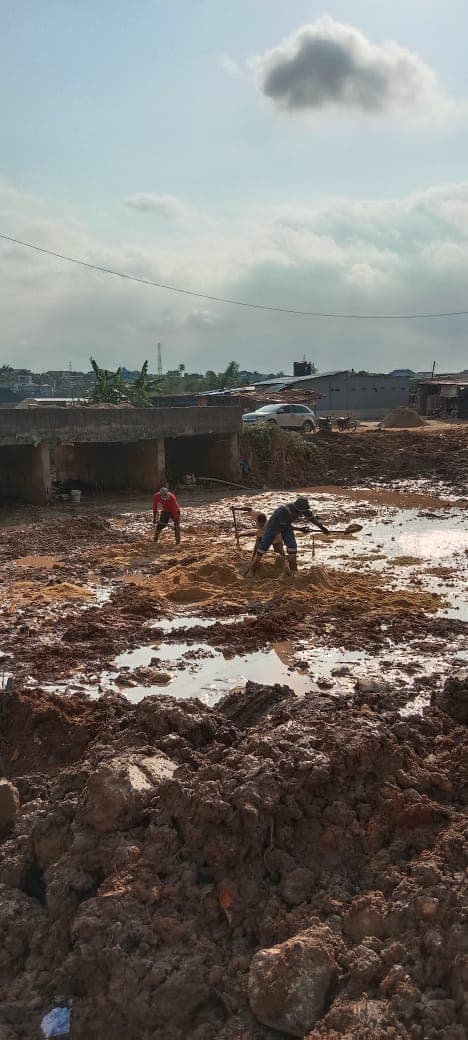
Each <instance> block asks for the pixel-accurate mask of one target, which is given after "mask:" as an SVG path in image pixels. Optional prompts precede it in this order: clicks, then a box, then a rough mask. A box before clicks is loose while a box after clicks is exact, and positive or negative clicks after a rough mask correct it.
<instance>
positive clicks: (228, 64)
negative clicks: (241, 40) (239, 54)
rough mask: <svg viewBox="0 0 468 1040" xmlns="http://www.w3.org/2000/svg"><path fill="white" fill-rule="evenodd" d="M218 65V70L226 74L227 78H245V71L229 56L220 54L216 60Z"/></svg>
mask: <svg viewBox="0 0 468 1040" xmlns="http://www.w3.org/2000/svg"><path fill="white" fill-rule="evenodd" d="M218 65H219V67H220V69H223V71H224V72H227V74H228V76H232V78H233V79H243V78H244V76H245V70H244V69H243V68H242V66H241V65H239V63H238V62H237V61H235V59H234V58H231V57H230V56H229V54H220V56H219V58H218Z"/></svg>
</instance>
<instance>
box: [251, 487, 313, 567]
mask: <svg viewBox="0 0 468 1040" xmlns="http://www.w3.org/2000/svg"><path fill="white" fill-rule="evenodd" d="M299 519H301V520H302V519H303V520H308V521H309V523H311V524H315V526H316V527H318V528H319V530H320V531H322V532H323V534H328V533H329V532H328V528H326V527H325V526H324V524H322V522H321V520H319V519H318V518H317V517H316V516H314V514H313V513H312V512H311V509H310V506H309V500H308V499H307V498H305V497H304V496H303V495H300V496H299V498H296V500H295V501H294V502H288V504H287V505H284V506H279V507H278V509H275V511H274V513H272V515H271V516H270V519H269V521H268V523H267V525H266V528H265V530H264V533H263V537H262V539H261V541H260V544H259V546H258V548H257V552H256V555H255V557H254V559H253V561H252V564H251V566H250V568H249V571H250V572H251V573H252V574H255V572H256V570H257V568H258V565H259V563H260V561H261V559H262V556H263V555H264V553H266V552H268V549H269V548H270V546H271V545H273V542H274V540H275V538H276V537H277V536H278V535H279V534H280V535H281V538H282V539H283V545H284V546H285V547H286V551H287V554H288V564H289V570H290V571H291V572H295V571H297V542H296V536H295V534H294V529H293V526H292V525H293V523H294V521H296V520H299Z"/></svg>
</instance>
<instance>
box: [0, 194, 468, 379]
mask: <svg viewBox="0 0 468 1040" xmlns="http://www.w3.org/2000/svg"><path fill="white" fill-rule="evenodd" d="M0 226H2V228H3V229H4V230H5V231H6V233H8V232H10V233H11V234H12V235H13V236H14V237H17V238H20V239H23V240H25V241H30V242H33V243H37V244H39V245H42V246H44V248H48V249H53V250H56V251H58V252H61V253H64V254H68V255H71V256H76V257H79V258H81V259H83V260H86V261H89V262H90V263H96V264H98V265H102V266H104V267H109V268H113V269H115V270H121V271H127V272H129V273H132V274H135V275H136V276H142V277H144V278H147V279H151V280H154V281H159V282H164V283H166V284H172V285H175V286H180V287H181V288H186V289H189V290H192V291H197V290H200V291H201V292H206V293H208V294H210V295H215V296H226V297H230V298H238V299H243V300H248V301H252V302H255V303H262V304H266V305H276V306H279V307H288V308H297V309H298V310H307V311H310V310H316V311H326V312H336V311H343V312H347V313H348V312H353V313H354V312H363V313H386V314H388V313H408V312H417V313H421V312H426V311H439V310H441V311H448V310H462V309H464V308H465V307H466V306H467V305H468V300H467V290H466V286H467V284H468V183H465V184H456V185H449V186H446V187H439V188H434V189H432V190H430V191H426V192H421V193H419V194H414V195H412V196H408V197H406V198H403V199H389V200H384V201H360V200H351V199H336V200H332V201H330V202H329V203H328V204H327V205H322V206H320V207H313V206H307V205H304V204H301V203H299V202H295V203H287V204H286V203H285V204H283V205H280V206H277V207H274V208H273V207H272V208H264V209H263V211H260V210H258V209H256V210H255V212H253V213H250V212H246V213H245V214H244V217H243V219H238V220H236V221H234V220H233V221H232V222H231V223H228V222H227V221H224V222H220V221H215V220H206V221H205V220H204V219H203V220H202V221H201V222H200V223H192V224H187V225H186V226H184V227H183V229H179V230H178V231H177V234H176V235H172V234H171V229H170V226H169V229H168V232H167V234H166V236H165V239H164V246H163V247H161V244H159V245H158V247H156V246H152V245H151V246H148V247H144V248H143V247H142V248H139V247H137V246H136V245H135V244H133V243H124V244H123V245H122V246H121V247H108V246H106V245H104V244H103V243H101V242H100V241H99V240H97V239H96V238H95V237H93V236H92V235H91V234H90V233H89V232H88V231H87V230H86V229H85V228H84V227H82V226H80V225H79V224H77V223H76V222H73V221H70V222H58V221H54V220H51V219H50V218H49V217H48V215H47V213H46V212H44V211H43V209H42V207H41V206H40V205H39V203H38V202H37V201H36V202H31V200H30V199H27V198H22V197H21V195H20V194H19V193H16V194H15V208H14V210H12V208H11V189H7V188H3V189H2V188H1V187H0ZM0 279H1V282H2V285H3V287H4V292H3V302H2V324H1V327H0V350H1V359H2V360H3V361H4V362H9V363H11V364H14V363H15V362H17V363H18V364H25V365H30V366H32V367H37V366H38V367H55V368H60V367H63V366H64V364H66V362H67V361H68V360H70V359H71V360H73V362H74V364H77V365H80V366H82V367H87V366H88V359H89V356H90V354H91V353H92V354H93V355H94V356H96V357H97V358H98V360H100V361H101V362H102V363H105V364H107V365H108V366H112V365H114V364H117V363H119V362H122V363H127V364H129V363H130V364H132V365H133V364H135V366H136V365H137V364H139V363H140V364H141V363H142V361H144V360H145V358H146V357H149V358H150V359H151V357H152V356H153V352H154V345H155V343H157V341H158V340H161V341H162V342H163V352H164V359H165V363H166V364H167V365H168V366H169V365H172V367H173V365H174V364H175V363H179V361H183V362H184V363H185V364H186V365H187V367H188V368H194V369H199V368H201V369H206V368H213V367H214V368H219V369H221V368H222V367H223V366H224V365H225V363H226V362H227V361H229V360H230V358H232V357H235V358H236V359H238V360H239V362H240V363H241V365H242V366H244V367H249V368H258V369H260V370H261V369H263V370H264V371H265V370H267V371H271V370H272V369H275V368H277V369H280V368H283V369H284V370H287V369H288V368H289V366H290V363H291V362H292V361H293V360H294V358H296V357H300V356H302V354H303V353H306V354H307V355H308V356H310V357H312V359H314V360H315V361H316V362H317V363H318V364H319V365H320V366H321V367H322V368H326V367H339V366H340V365H341V364H349V365H354V367H359V368H361V367H382V368H387V369H389V368H393V367H397V365H399V364H403V362H404V364H405V367H407V366H408V365H409V366H410V367H412V368H418V367H421V368H428V367H430V364H431V363H432V360H433V356H434V357H438V358H441V361H442V359H443V366H444V367H445V368H447V369H450V368H452V367H453V368H457V367H459V368H463V367H465V366H466V364H467V354H466V338H467V333H468V319H446V320H443V321H433V322H429V321H413V322H409V321H404V322H387V323H386V322H383V321H380V322H379V321H377V322H367V321H366V322H356V323H352V322H346V321H340V320H336V321H325V320H320V319H306V318H299V317H292V316H287V315H281V314H276V313H269V312H267V311H265V312H263V311H252V310H250V309H247V308H237V307H234V306H229V305H225V306H223V305H221V304H216V303H215V302H211V301H209V300H203V299H197V298H195V297H193V298H192V297H190V296H179V295H177V294H175V293H174V294H173V293H170V292H167V291H163V290H158V289H152V288H150V287H147V286H146V287H145V286H142V285H137V284H132V283H131V282H127V281H122V280H121V279H118V278H113V277H112V276H110V275H105V274H99V273H96V272H92V271H89V270H86V269H83V268H80V267H76V266H75V265H71V264H67V263H64V262H60V261H58V260H55V259H53V258H52V257H48V256H45V255H41V254H37V253H34V252H31V251H28V250H26V249H24V248H22V247H20V246H15V245H13V244H11V243H5V242H2V241H1V240H0Z"/></svg>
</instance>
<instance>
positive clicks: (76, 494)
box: [70, 491, 81, 502]
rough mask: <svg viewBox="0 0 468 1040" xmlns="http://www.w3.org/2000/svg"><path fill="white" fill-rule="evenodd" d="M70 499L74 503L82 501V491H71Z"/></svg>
mask: <svg viewBox="0 0 468 1040" xmlns="http://www.w3.org/2000/svg"><path fill="white" fill-rule="evenodd" d="M70 498H71V500H72V502H80V501H81V491H70Z"/></svg>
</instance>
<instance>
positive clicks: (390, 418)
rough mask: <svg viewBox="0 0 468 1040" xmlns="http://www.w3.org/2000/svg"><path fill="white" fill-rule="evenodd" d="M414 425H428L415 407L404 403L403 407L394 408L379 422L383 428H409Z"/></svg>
mask: <svg viewBox="0 0 468 1040" xmlns="http://www.w3.org/2000/svg"><path fill="white" fill-rule="evenodd" d="M412 426H427V423H426V420H425V419H423V417H422V415H418V413H417V412H416V411H415V410H414V408H409V407H406V406H405V405H402V406H401V408H393V409H392V411H391V412H388V414H387V415H386V416H385V418H384V419H382V422H381V423H379V428H380V429H381V430H391V429H393V430H408V429H410V428H411V427H412Z"/></svg>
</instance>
